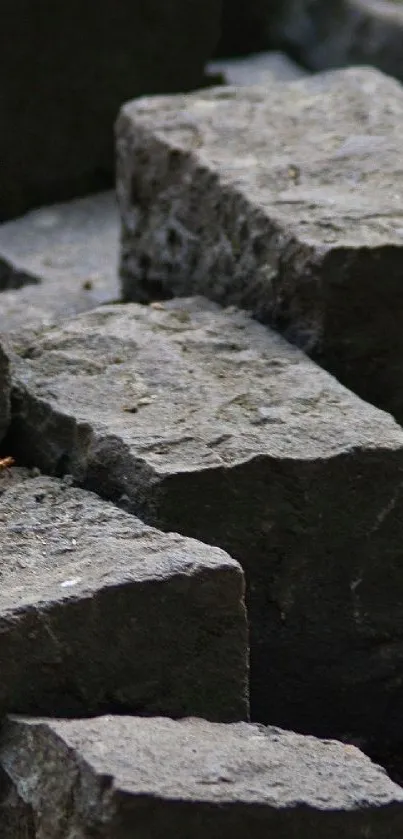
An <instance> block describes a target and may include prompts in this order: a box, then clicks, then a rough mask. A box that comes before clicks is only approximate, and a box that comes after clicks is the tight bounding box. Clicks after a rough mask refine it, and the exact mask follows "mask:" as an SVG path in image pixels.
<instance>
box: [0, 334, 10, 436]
mask: <svg viewBox="0 0 403 839" xmlns="http://www.w3.org/2000/svg"><path fill="white" fill-rule="evenodd" d="M10 388H11V379H10V361H9V357H8V354H7V353H6V351H5V349H4V348H3V347H2V345H1V344H0V442H1V441H2V439H3V437H4V435H5V433H6V431H7V429H8V424H9V422H10Z"/></svg>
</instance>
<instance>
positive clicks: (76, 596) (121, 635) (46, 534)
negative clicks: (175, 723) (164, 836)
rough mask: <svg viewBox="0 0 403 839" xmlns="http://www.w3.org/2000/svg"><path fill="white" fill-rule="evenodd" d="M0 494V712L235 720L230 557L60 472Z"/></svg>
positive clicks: (243, 651) (241, 700)
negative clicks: (154, 524) (152, 523)
mask: <svg viewBox="0 0 403 839" xmlns="http://www.w3.org/2000/svg"><path fill="white" fill-rule="evenodd" d="M48 442H49V445H50V446H52V440H51V437H50V438H49V441H48ZM18 477H19V478H20V480H19V481H18ZM2 490H3V491H2V493H1V495H0V542H1V557H0V577H1V591H0V672H1V680H0V714H4V712H5V711H9V710H10V709H12V710H15V711H18V712H19V713H40V714H44V713H46V714H51V713H56V712H57V713H58V714H60V715H67V716H71V715H77V714H82V715H84V714H94V713H97V712H98V713H99V712H100V711H103V710H105V709H108V708H109V709H116V708H119V709H120V710H123V709H125V710H126V711H131V712H135V713H145V714H151V713H163V714H169V715H173V716H178V715H179V716H180V715H183V714H188V713H192V714H196V715H197V716H203V715H204V716H207V717H208V718H211V719H214V720H223V721H227V720H230V721H232V720H237V719H244V718H245V717H247V714H248V702H247V675H248V655H247V628H246V617H245V608H244V603H243V575H242V571H241V569H240V567H239V565H238V564H237V563H236V562H235V561H234V560H232V559H231V558H230V557H229V556H227V555H226V554H225V553H224V552H223V551H220V550H218V549H216V548H211V547H207V546H205V545H201V544H200V543H198V542H196V541H194V540H189V539H184V538H182V537H181V536H178V535H177V534H172V533H171V534H166V533H159V532H158V531H156V530H153V529H151V528H149V527H146V526H145V525H144V524H143V523H142V522H141V521H139V520H138V519H136V518H134V517H133V516H129V515H128V514H126V513H125V512H123V511H122V510H118V509H117V508H116V507H114V506H113V505H111V504H107V503H106V502H104V501H101V500H100V499H99V498H97V497H96V496H95V495H92V493H88V492H84V491H83V490H80V489H74V488H72V487H71V486H70V485H69V482H68V481H67V482H66V481H64V482H63V481H59V480H56V479H52V478H41V477H38V478H34V479H28V478H27V476H26V475H25V474H24V473H22V474H20V475H19V476H17V478H16V480H15V481H10V486H9V488H7V487H6V485H5V483H4V484H3V486H2Z"/></svg>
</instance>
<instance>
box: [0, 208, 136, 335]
mask: <svg viewBox="0 0 403 839" xmlns="http://www.w3.org/2000/svg"><path fill="white" fill-rule="evenodd" d="M117 264H118V213H117V207H116V199H115V195H114V193H113V192H105V193H99V194H98V195H91V196H88V197H86V198H81V199H77V200H76V201H70V202H68V203H66V204H57V205H53V206H51V207H44V208H42V209H40V210H35V211H33V212H31V213H28V214H27V215H26V216H23V217H22V218H19V219H17V220H15V221H9V222H7V223H5V224H2V225H0V292H1V293H0V334H1V335H2V336H3V338H7V341H8V342H9V343H10V344H11V346H18V347H20V346H22V345H24V344H26V343H27V342H29V341H30V340H31V339H32V337H33V336H34V335H35V334H38V333H40V332H41V331H43V329H45V328H47V327H49V326H53V325H54V324H55V323H58V322H60V321H61V320H63V319H65V318H67V317H71V316H73V315H76V314H79V313H80V312H83V311H87V310H88V309H93V308H95V306H98V305H100V304H102V303H106V302H108V303H110V302H112V301H113V300H116V299H117V298H118V297H119V293H120V292H119V287H118V280H117Z"/></svg>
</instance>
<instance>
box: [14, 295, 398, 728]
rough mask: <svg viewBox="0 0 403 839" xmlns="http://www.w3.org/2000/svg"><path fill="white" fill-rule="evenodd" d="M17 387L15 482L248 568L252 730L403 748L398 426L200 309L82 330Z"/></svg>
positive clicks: (268, 341) (153, 310) (182, 306)
mask: <svg viewBox="0 0 403 839" xmlns="http://www.w3.org/2000/svg"><path fill="white" fill-rule="evenodd" d="M13 376H14V382H15V385H14V389H13V397H12V404H13V425H12V434H10V435H9V438H8V440H9V445H10V448H11V450H12V451H13V452H14V453H15V456H16V458H17V460H18V462H22V463H24V462H25V463H28V464H29V463H31V465H36V466H39V468H41V469H42V470H43V471H45V472H49V473H53V474H63V473H69V474H71V475H73V476H74V479H75V480H76V481H78V482H79V483H81V484H82V485H84V486H86V487H87V488H88V489H93V490H95V491H96V492H98V493H100V494H101V495H104V496H105V497H108V498H110V499H112V500H113V501H115V502H116V503H118V504H120V505H122V506H124V507H125V508H126V509H127V510H128V511H130V512H132V513H135V514H136V515H139V516H140V517H141V518H142V519H144V520H146V521H147V523H149V524H153V525H154V526H156V527H159V528H160V529H162V530H174V531H177V532H182V533H184V534H187V535H190V536H193V537H194V538H197V539H200V540H202V541H204V542H207V543H209V544H212V545H219V546H220V547H222V548H224V549H225V550H227V551H228V552H229V553H230V554H231V555H232V556H234V557H235V558H236V559H238V560H240V561H241V562H242V563H243V566H244V570H245V572H246V575H247V579H248V584H249V593H248V603H249V619H250V624H251V690H252V709H253V717H252V718H254V719H258V720H260V721H264V722H272V723H275V724H278V725H282V726H283V727H287V728H292V729H295V728H299V730H305V731H307V730H308V731H309V730H311V731H312V732H313V733H318V734H320V735H326V736H327V735H329V734H331V735H332V736H335V735H336V734H337V735H338V736H350V735H351V736H353V735H354V736H361V735H362V736H365V737H374V738H375V739H376V740H377V741H378V740H382V743H384V741H385V740H386V739H387V737H388V736H389V735H390V736H391V737H393V738H395V737H402V735H403V730H402V715H401V708H402V702H403V686H402V685H401V679H400V674H401V672H402V666H403V648H402V645H401V641H400V637H401V633H402V631H403V612H402V609H401V603H402V600H403V577H402V574H401V544H402V538H403V532H402V531H403V521H402V516H401V500H402V492H403V486H402V477H403V431H402V430H401V428H400V427H399V426H398V425H397V424H396V423H395V422H394V420H393V419H392V418H391V417H390V416H388V415H386V414H384V413H382V412H380V411H378V410H377V409H375V408H373V407H372V406H370V405H367V404H366V403H364V402H362V401H361V400H360V399H358V397H356V396H354V395H353V394H352V393H351V392H349V391H347V390H346V389H345V388H344V387H343V386H342V385H340V384H339V383H338V382H337V381H336V380H334V379H333V378H332V377H331V376H330V375H329V374H328V373H326V372H325V371H324V370H323V369H321V368H320V367H318V366H317V365H315V364H314V363H313V362H312V361H311V360H310V359H309V358H308V357H307V356H306V355H304V354H303V353H302V352H301V351H300V350H298V349H297V348H296V347H293V346H292V345H290V344H288V343H287V342H286V341H284V339H282V338H281V337H280V336H279V335H277V334H276V333H274V332H272V331H271V330H269V329H267V328H266V327H264V326H262V325H260V324H258V323H257V322H255V321H253V320H251V319H250V318H249V317H248V316H247V315H246V314H244V313H242V312H238V311H236V310H233V309H229V310H222V309H220V308H219V307H218V306H217V305H216V304H214V303H212V302H209V301H207V300H203V299H197V298H191V299H184V298H179V299H177V300H171V301H169V302H166V303H165V304H162V303H158V304H155V305H152V306H141V305H138V304H126V305H116V306H104V307H101V308H99V309H98V310H94V311H93V312H90V313H87V314H84V315H81V316H79V317H78V318H76V319H73V320H71V321H69V322H68V323H66V324H65V325H63V327H61V328H55V329H53V330H50V331H49V332H48V334H47V335H44V336H43V337H42V338H41V339H38V340H37V341H36V342H35V343H34V344H33V345H32V346H31V347H29V348H28V350H27V352H26V353H25V357H19V358H18V359H17V360H16V361H15V363H14V366H13Z"/></svg>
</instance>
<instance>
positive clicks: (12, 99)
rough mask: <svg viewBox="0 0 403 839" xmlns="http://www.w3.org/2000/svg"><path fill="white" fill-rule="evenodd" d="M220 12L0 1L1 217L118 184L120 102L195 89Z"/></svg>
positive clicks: (199, 5)
mask: <svg viewBox="0 0 403 839" xmlns="http://www.w3.org/2000/svg"><path fill="white" fill-rule="evenodd" d="M220 7H221V4H220V3H217V2H216V0H169V2H168V0H147V2H146V3H144V2H140V1H139V0H135V2H132V0H120V2H116V0H100V2H98V3H97V4H96V6H94V4H93V3H92V2H89V0H70V2H69V3H61V4H60V3H59V4H57V5H55V4H53V5H51V6H48V5H47V4H46V3H45V2H44V0H20V2H18V3H16V2H15V0H3V2H2V20H3V22H4V23H3V26H2V36H3V37H2V40H1V49H0V77H1V79H2V86H1V98H0V123H1V126H2V132H1V137H0V159H1V171H0V220H2V221H4V220H6V219H7V218H11V217H12V216H15V215H18V214H20V213H23V212H25V211H26V210H27V209H29V208H30V207H32V206H37V205H39V204H46V203H50V202H51V201H58V200H64V199H68V198H71V197H74V196H76V195H78V194H85V193H88V192H91V191H96V190H97V189H103V188H105V186H106V184H110V183H112V181H113V130H112V126H113V121H114V120H115V118H116V113H117V111H118V108H119V107H120V105H121V103H122V102H124V101H126V100H127V99H128V98H131V97H135V96H139V95H143V94H145V93H158V92H160V93H162V92H164V93H167V92H169V91H170V92H173V91H181V92H182V91H184V90H192V89H194V88H196V87H199V86H200V85H201V84H202V82H203V70H204V65H205V63H206V61H208V59H209V58H210V56H211V53H212V51H213V49H214V46H215V43H216V41H217V39H218V30H219V21H220ZM38 91H40V96H38V95H37V93H38Z"/></svg>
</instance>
